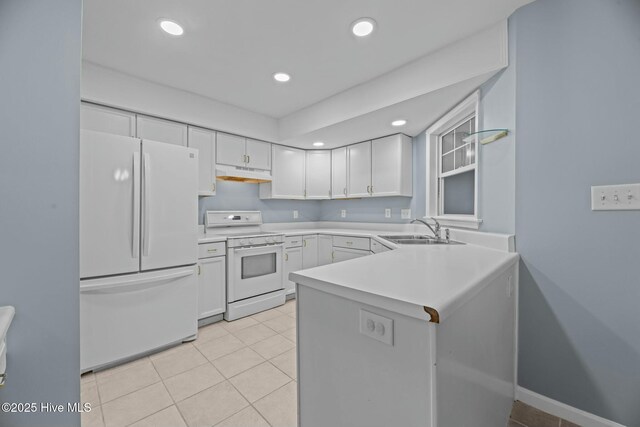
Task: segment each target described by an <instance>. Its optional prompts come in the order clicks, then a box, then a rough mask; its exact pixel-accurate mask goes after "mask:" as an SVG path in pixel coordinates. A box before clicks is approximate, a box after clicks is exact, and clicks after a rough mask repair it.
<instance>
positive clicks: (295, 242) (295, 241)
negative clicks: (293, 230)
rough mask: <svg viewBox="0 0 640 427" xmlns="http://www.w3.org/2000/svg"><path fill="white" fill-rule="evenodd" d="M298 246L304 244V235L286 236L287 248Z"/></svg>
mask: <svg viewBox="0 0 640 427" xmlns="http://www.w3.org/2000/svg"><path fill="white" fill-rule="evenodd" d="M298 246H302V236H285V238H284V247H285V248H297V247H298Z"/></svg>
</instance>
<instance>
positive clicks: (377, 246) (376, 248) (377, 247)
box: [371, 239, 391, 254]
mask: <svg viewBox="0 0 640 427" xmlns="http://www.w3.org/2000/svg"><path fill="white" fill-rule="evenodd" d="M390 250H391V249H390V248H388V247H386V246H385V245H383V244H382V243H380V242H378V241H377V240H373V239H371V251H372V252H373V253H374V254H378V253H380V252H386V251H390Z"/></svg>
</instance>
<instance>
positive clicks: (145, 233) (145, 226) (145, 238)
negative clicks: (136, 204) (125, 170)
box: [142, 153, 151, 256]
mask: <svg viewBox="0 0 640 427" xmlns="http://www.w3.org/2000/svg"><path fill="white" fill-rule="evenodd" d="M142 160H143V161H142V165H143V166H142V168H143V171H142V176H143V185H144V188H143V193H142V194H143V203H144V205H143V207H142V209H143V219H142V255H143V256H149V190H150V188H151V186H150V177H149V175H150V173H151V160H150V157H149V154H148V153H145V154H144V158H143V159H142Z"/></svg>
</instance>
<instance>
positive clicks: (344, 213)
mask: <svg viewBox="0 0 640 427" xmlns="http://www.w3.org/2000/svg"><path fill="white" fill-rule="evenodd" d="M346 217H347V210H346V209H342V210H341V211H340V218H346Z"/></svg>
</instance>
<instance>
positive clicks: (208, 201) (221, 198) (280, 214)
mask: <svg viewBox="0 0 640 427" xmlns="http://www.w3.org/2000/svg"><path fill="white" fill-rule="evenodd" d="M259 188H260V187H259V184H247V183H242V182H232V181H217V182H216V195H215V196H211V197H200V198H199V199H198V224H203V223H204V213H205V211H207V210H217V211H227V210H247V211H249V210H252V211H256V210H257V211H262V220H263V221H264V222H292V221H300V222H303V221H317V220H318V217H319V215H320V201H318V200H262V199H260V197H259ZM294 209H295V210H297V211H298V219H293V211H294Z"/></svg>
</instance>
